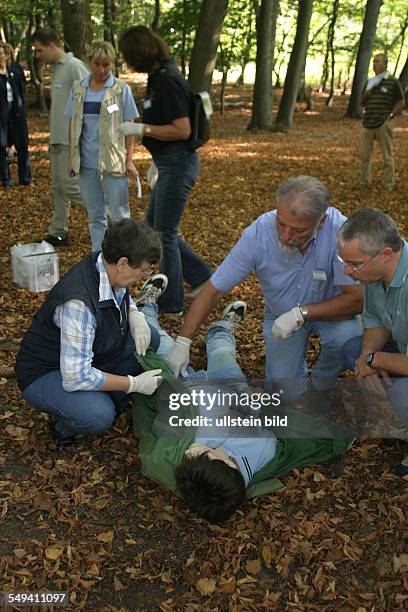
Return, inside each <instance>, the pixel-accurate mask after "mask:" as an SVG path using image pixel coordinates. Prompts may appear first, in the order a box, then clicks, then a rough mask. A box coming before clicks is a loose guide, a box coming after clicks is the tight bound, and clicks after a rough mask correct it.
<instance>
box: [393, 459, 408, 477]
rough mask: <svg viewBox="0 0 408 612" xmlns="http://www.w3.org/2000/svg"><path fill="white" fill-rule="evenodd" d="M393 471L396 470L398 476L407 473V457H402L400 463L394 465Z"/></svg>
mask: <svg viewBox="0 0 408 612" xmlns="http://www.w3.org/2000/svg"><path fill="white" fill-rule="evenodd" d="M394 472H396V473H397V474H398V476H406V475H407V474H408V457H405V459H402V461H401V463H399V464H398V465H396V466H395V467H394Z"/></svg>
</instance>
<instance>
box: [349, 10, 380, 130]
mask: <svg viewBox="0 0 408 612" xmlns="http://www.w3.org/2000/svg"><path fill="white" fill-rule="evenodd" d="M382 4H383V1H382V0H367V4H366V10H365V16H364V24H363V29H362V32H361V36H360V43H359V46H358V53H357V61H356V68H355V71H354V79H353V85H352V88H351V96H350V100H349V103H348V106H347V111H346V117H351V118H352V119H359V118H360V117H362V115H363V112H362V109H361V102H360V101H361V94H362V93H363V89H364V84H365V82H366V80H367V74H368V68H369V66H370V61H371V56H372V54H373V48H374V42H375V33H376V30H377V22H378V17H379V15H380V10H381V5H382Z"/></svg>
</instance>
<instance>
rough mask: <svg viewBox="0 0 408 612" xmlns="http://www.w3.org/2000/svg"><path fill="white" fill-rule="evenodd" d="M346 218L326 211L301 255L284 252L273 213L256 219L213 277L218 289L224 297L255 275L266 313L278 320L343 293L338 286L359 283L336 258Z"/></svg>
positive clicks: (332, 210)
mask: <svg viewBox="0 0 408 612" xmlns="http://www.w3.org/2000/svg"><path fill="white" fill-rule="evenodd" d="M345 220H346V217H345V216H344V215H343V214H342V213H341V212H340V211H338V210H337V209H336V208H332V207H330V208H328V210H327V217H326V220H325V223H324V225H323V227H321V228H320V229H319V230H318V231H317V233H316V235H315V236H314V238H313V239H312V241H311V242H310V244H309V247H308V249H307V251H306V253H305V254H304V255H302V254H301V253H300V252H299V251H296V252H294V253H287V252H285V251H284V250H283V249H282V248H281V247H280V244H279V240H278V233H277V230H276V210H272V211H271V212H268V213H265V214H263V215H261V216H260V217H258V219H256V221H254V223H252V225H250V226H249V227H248V228H247V229H246V230H245V231H244V232H243V234H242V236H241V238H240V239H239V241H238V242H237V244H236V245H235V246H234V247H233V248H232V250H231V251H230V252H229V254H228V255H227V257H226V258H225V259H224V261H223V262H222V263H221V265H220V266H219V267H218V268H217V270H216V271H215V272H214V274H213V275H212V277H211V279H210V280H211V283H212V284H213V285H214V287H215V288H216V289H218V290H219V291H222V292H228V291H230V289H232V287H234V286H235V285H237V284H238V283H239V282H241V281H242V280H243V279H244V278H245V277H246V276H247V275H248V274H249V273H250V272H252V271H254V272H255V273H256V275H257V277H258V279H259V282H260V285H261V289H262V293H263V295H264V298H265V305H266V311H267V312H268V313H269V314H270V315H271V316H272V318H276V317H279V316H280V315H281V314H283V313H284V312H287V311H288V310H290V309H291V308H293V307H294V306H297V305H299V304H317V303H319V302H323V301H324V300H327V299H329V298H331V297H334V296H336V295H339V294H340V293H341V289H340V287H341V286H342V285H355V284H358V283H356V282H355V281H353V280H352V279H351V278H350V277H349V276H347V275H346V274H345V273H344V266H343V263H342V262H341V260H340V259H339V256H338V251H337V240H336V237H337V232H338V230H339V228H340V227H341V226H342V225H343V223H344V221H345Z"/></svg>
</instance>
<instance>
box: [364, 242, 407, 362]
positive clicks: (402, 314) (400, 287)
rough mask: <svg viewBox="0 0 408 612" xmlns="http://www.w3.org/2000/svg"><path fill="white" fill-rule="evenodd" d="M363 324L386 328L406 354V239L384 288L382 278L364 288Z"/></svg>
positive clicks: (366, 326) (367, 326) (370, 326)
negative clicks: (389, 279) (392, 273)
mask: <svg viewBox="0 0 408 612" xmlns="http://www.w3.org/2000/svg"><path fill="white" fill-rule="evenodd" d="M363 324H364V327H365V328H368V329H371V328H376V327H377V328H378V327H385V329H388V331H390V332H391V335H392V338H393V340H395V342H396V343H397V344H398V348H399V350H400V351H401V353H404V355H408V243H407V242H406V241H405V240H404V246H403V248H402V252H401V257H400V260H399V262H398V266H397V269H396V270H395V273H394V276H393V277H392V280H391V282H390V284H389V285H388V287H387V289H385V288H384V285H383V283H382V281H378V282H376V283H370V284H369V285H366V286H365V287H364V310H363Z"/></svg>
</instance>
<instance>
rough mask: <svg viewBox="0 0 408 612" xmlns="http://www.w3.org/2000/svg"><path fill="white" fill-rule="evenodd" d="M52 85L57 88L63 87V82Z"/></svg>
mask: <svg viewBox="0 0 408 612" xmlns="http://www.w3.org/2000/svg"><path fill="white" fill-rule="evenodd" d="M52 86H53V87H55V88H57V89H61V87H62V83H53V84H52Z"/></svg>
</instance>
